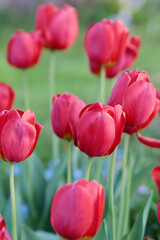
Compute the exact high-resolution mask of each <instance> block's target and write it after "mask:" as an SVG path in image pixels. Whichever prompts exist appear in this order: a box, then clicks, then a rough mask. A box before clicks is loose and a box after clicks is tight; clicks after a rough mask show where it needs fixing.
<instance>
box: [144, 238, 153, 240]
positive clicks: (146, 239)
mask: <svg viewBox="0 0 160 240" xmlns="http://www.w3.org/2000/svg"><path fill="white" fill-rule="evenodd" d="M144 240H154V239H150V238H145V239H144Z"/></svg>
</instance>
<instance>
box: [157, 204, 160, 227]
mask: <svg viewBox="0 0 160 240" xmlns="http://www.w3.org/2000/svg"><path fill="white" fill-rule="evenodd" d="M157 218H158V222H159V223H160V200H159V201H158V205H157Z"/></svg>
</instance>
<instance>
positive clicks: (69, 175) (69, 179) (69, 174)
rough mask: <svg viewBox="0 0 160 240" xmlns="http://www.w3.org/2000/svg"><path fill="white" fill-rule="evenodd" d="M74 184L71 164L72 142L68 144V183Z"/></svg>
mask: <svg viewBox="0 0 160 240" xmlns="http://www.w3.org/2000/svg"><path fill="white" fill-rule="evenodd" d="M71 182H72V162H71V141H69V142H68V169H67V183H71Z"/></svg>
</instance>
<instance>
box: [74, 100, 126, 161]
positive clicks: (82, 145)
mask: <svg viewBox="0 0 160 240" xmlns="http://www.w3.org/2000/svg"><path fill="white" fill-rule="evenodd" d="M124 124H125V114H124V112H123V111H122V107H121V106H120V105H117V106H115V107H111V106H109V105H104V104H102V103H98V102H97V103H94V104H90V105H88V106H86V107H85V108H84V109H83V110H82V111H81V113H80V119H79V122H78V125H77V145H78V147H79V149H80V150H81V151H82V152H85V153H86V154H87V155H88V156H90V157H95V156H98V157H101V156H104V155H110V154H111V153H112V152H113V151H114V149H115V148H116V146H117V145H118V144H119V143H120V140H121V135H122V132H123V128H124Z"/></svg>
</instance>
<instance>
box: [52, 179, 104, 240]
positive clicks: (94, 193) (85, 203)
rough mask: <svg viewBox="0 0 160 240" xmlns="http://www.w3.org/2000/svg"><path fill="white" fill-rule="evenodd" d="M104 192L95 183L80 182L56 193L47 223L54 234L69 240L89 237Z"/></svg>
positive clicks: (95, 228)
mask: <svg viewBox="0 0 160 240" xmlns="http://www.w3.org/2000/svg"><path fill="white" fill-rule="evenodd" d="M104 203H105V199H104V189H103V186H102V185H99V184H98V183H97V182H96V181H95V180H94V181H91V182H88V181H87V180H85V179H80V180H79V181H78V182H76V183H71V184H65V185H63V186H62V187H60V188H59V189H58V191H57V192H56V194H55V196H54V198H53V201H52V205H51V211H50V222H51V225H52V227H53V229H54V230H55V232H56V233H57V234H59V235H60V236H62V237H63V238H66V239H70V240H77V239H81V238H84V239H87V238H93V237H94V236H95V234H96V233H97V231H98V229H99V227H100V224H101V221H102V217H103V212H104Z"/></svg>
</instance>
